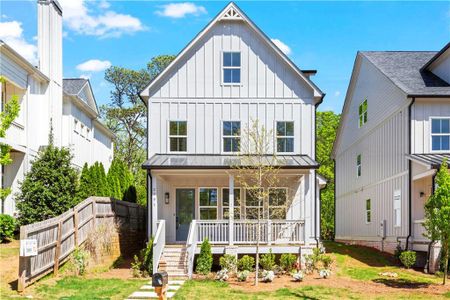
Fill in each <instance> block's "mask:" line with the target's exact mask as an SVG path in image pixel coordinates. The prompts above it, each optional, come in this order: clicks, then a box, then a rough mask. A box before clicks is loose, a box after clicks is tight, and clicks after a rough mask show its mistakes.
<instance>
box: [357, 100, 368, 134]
mask: <svg viewBox="0 0 450 300" xmlns="http://www.w3.org/2000/svg"><path fill="white" fill-rule="evenodd" d="M364 102H366V103H367V104H366V110H365V111H363V112H362V114H361V113H360V112H359V109H360V108H361V106H362V105H363V104H364ZM368 111H369V102H368V101H367V98H364V100H363V101H362V102H361V103H359V105H358V128H362V127H363V126H364V125H365V124H367V122H369V113H368ZM364 114H365V116H366V121H365V122H364V118H363V123H362V124H361V116H364Z"/></svg>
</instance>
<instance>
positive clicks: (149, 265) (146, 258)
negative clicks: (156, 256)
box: [141, 237, 153, 275]
mask: <svg viewBox="0 0 450 300" xmlns="http://www.w3.org/2000/svg"><path fill="white" fill-rule="evenodd" d="M141 257H142V269H143V271H144V273H145V274H149V275H152V274H153V237H152V238H151V239H150V240H149V241H148V243H147V246H146V247H145V248H144V249H142V250H141Z"/></svg>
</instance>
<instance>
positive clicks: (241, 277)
mask: <svg viewBox="0 0 450 300" xmlns="http://www.w3.org/2000/svg"><path fill="white" fill-rule="evenodd" d="M248 275H250V271H248V270H244V271H242V272H239V273H238V274H237V279H238V281H247V278H248Z"/></svg>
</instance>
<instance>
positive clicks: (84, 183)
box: [78, 163, 93, 202]
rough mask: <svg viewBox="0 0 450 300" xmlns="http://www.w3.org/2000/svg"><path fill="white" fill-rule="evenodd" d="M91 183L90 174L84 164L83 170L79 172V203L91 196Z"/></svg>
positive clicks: (86, 165)
mask: <svg viewBox="0 0 450 300" xmlns="http://www.w3.org/2000/svg"><path fill="white" fill-rule="evenodd" d="M91 182H92V179H91V172H90V170H89V167H88V164H87V163H84V165H83V169H82V170H81V176H80V184H79V188H78V201H79V202H80V201H83V200H84V199H86V198H88V197H90V196H92V195H93V190H92V185H91Z"/></svg>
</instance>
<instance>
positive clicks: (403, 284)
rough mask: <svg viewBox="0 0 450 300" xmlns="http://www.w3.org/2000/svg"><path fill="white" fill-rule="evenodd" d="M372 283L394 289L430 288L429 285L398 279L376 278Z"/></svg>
mask: <svg viewBox="0 0 450 300" xmlns="http://www.w3.org/2000/svg"><path fill="white" fill-rule="evenodd" d="M372 281H373V282H375V283H381V284H384V285H386V286H388V287H391V288H396V289H420V288H428V287H429V286H430V283H426V282H420V281H412V280H409V279H400V278H398V279H388V278H377V279H374V280H372Z"/></svg>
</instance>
